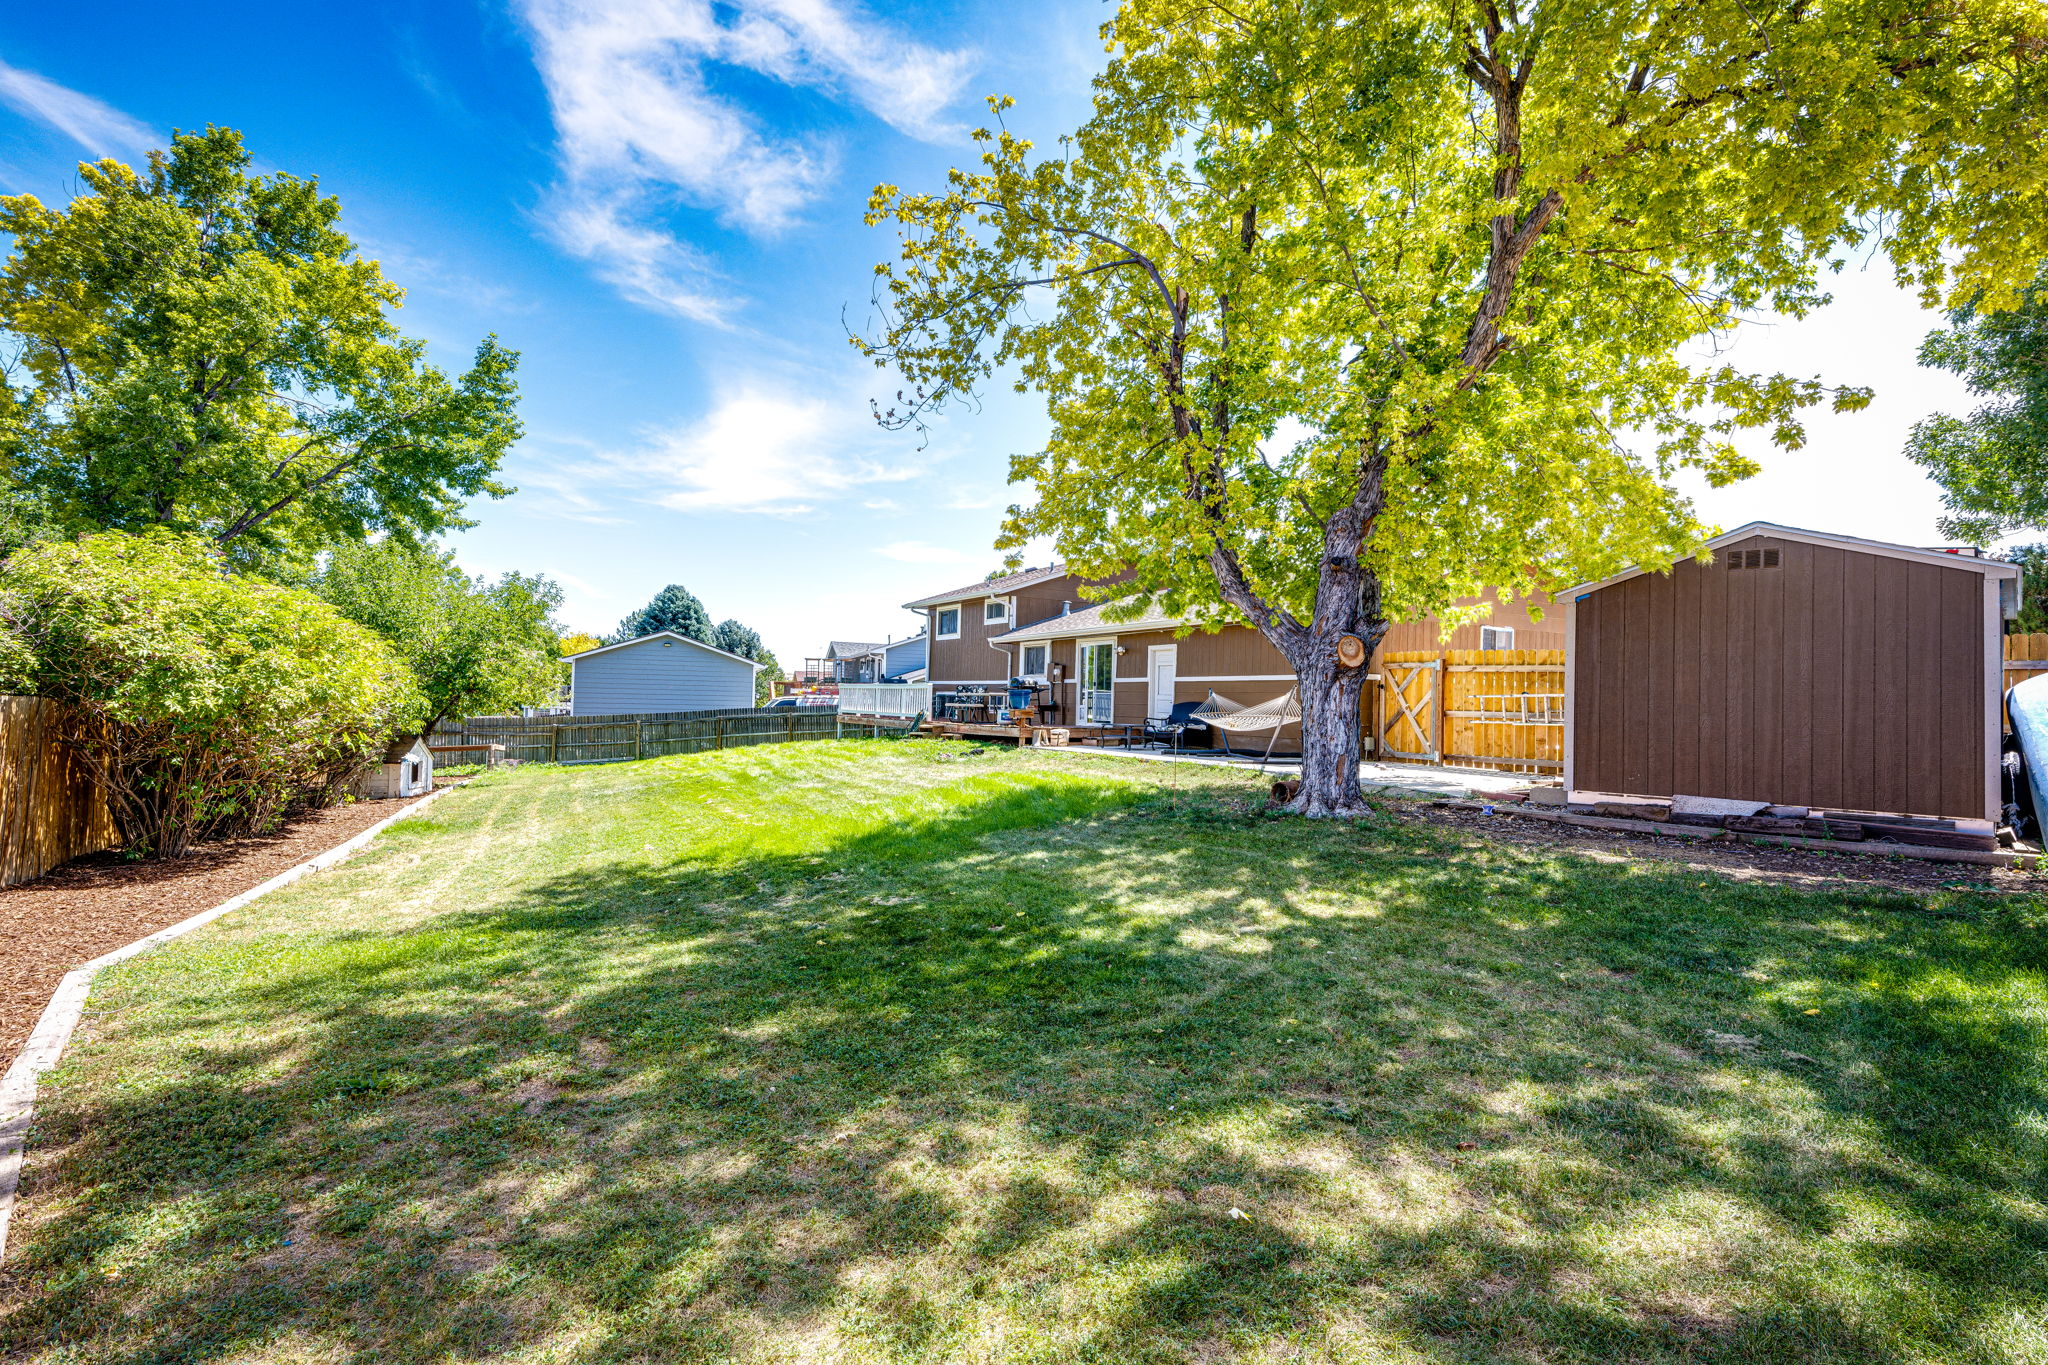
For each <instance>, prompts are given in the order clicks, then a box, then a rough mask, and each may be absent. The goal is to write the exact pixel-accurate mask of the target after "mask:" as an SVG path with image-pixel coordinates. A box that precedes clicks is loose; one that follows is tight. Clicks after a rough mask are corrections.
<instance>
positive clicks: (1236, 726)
mask: <svg viewBox="0 0 2048 1365" xmlns="http://www.w3.org/2000/svg"><path fill="white" fill-rule="evenodd" d="M1190 714H1192V715H1193V716H1194V718H1195V719H1197V720H1199V721H1201V722H1203V723H1204V724H1206V725H1213V726H1215V727H1216V728H1217V729H1218V730H1228V731H1230V732H1232V733H1233V734H1234V733H1236V732H1237V731H1239V730H1271V731H1273V733H1274V735H1275V737H1278V735H1279V733H1280V727H1281V726H1283V725H1292V724H1293V723H1294V722H1295V721H1298V720H1300V719H1301V702H1300V700H1299V699H1298V698H1296V696H1295V695H1294V689H1293V688H1291V687H1290V688H1288V689H1287V690H1286V691H1285V692H1284V693H1282V694H1281V695H1279V696H1277V697H1275V698H1273V700H1271V701H1262V702H1259V703H1258V704H1257V705H1254V706H1239V705H1238V704H1237V703H1236V702H1234V701H1232V700H1231V699H1230V698H1228V697H1219V696H1217V695H1216V689H1215V688H1213V687H1212V688H1210V689H1209V699H1208V700H1207V701H1205V702H1203V703H1202V704H1201V705H1200V706H1197V707H1196V708H1195V709H1194V711H1193V712H1191V713H1190Z"/></svg>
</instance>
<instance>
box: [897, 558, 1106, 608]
mask: <svg viewBox="0 0 2048 1365" xmlns="http://www.w3.org/2000/svg"><path fill="white" fill-rule="evenodd" d="M1066 571H1067V566H1066V565H1064V564H1048V565H1046V566H1045V567H1044V568H1042V569H1019V570H1018V571H1017V572H1015V573H1009V574H999V575H997V576H996V577H994V578H984V579H982V580H981V581H980V582H978V583H969V584H968V585H967V586H966V587H964V588H952V589H949V590H948V591H946V592H938V593H933V594H932V595H931V596H929V597H920V598H918V599H917V600H916V601H914V602H905V603H904V604H903V605H904V606H906V607H908V608H910V609H911V610H912V611H915V610H917V609H918V608H919V607H935V606H937V605H939V604H940V603H941V602H966V601H970V600H972V599H973V598H977V597H996V596H999V595H1001V594H1003V593H1006V592H1015V591H1017V589H1019V588H1028V587H1030V586H1031V585H1032V584H1034V583H1043V582H1046V581H1047V580H1048V579H1054V578H1059V577H1061V576H1062V575H1063V574H1065V573H1066Z"/></svg>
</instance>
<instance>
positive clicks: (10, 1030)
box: [0, 797, 413, 1071]
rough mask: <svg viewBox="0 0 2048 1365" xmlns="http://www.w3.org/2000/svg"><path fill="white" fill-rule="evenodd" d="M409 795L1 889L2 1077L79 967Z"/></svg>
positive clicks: (370, 821)
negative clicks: (167, 855)
mask: <svg viewBox="0 0 2048 1365" xmlns="http://www.w3.org/2000/svg"><path fill="white" fill-rule="evenodd" d="M412 800H413V798H409V797H397V798H393V799H390V800H382V801H357V802H355V803H353V804H351V805H346V806H332V807H329V808H328V809H326V810H320V811H313V812H311V813H309V814H306V815H303V816H300V817H299V818H298V819H296V820H292V821H290V822H288V823H287V824H286V825H285V826H284V827H283V828H281V829H279V830H277V831H276V832H275V833H271V834H264V835H256V836H251V837H249V838H243V839H223V840H220V841H219V842H217V843H211V844H203V845H201V846H200V847H199V848H197V849H195V850H193V851H192V852H191V853H188V854H187V855H185V856H184V857H182V858H171V859H167V860H165V861H162V862H124V861H123V860H122V859H121V858H119V857H118V856H116V855H114V854H111V853H95V854H92V855H90V856H88V857H84V858H74V859H73V860H72V861H70V862H68V863H66V864H64V865H63V866H62V867H59V868H56V869H53V870H52V871H50V872H48V873H46V874H44V875H43V876H41V877H38V878H36V879H35V880H34V881H32V882H23V883H22V884H21V885H19V886H10V887H6V888H4V889H0V925H5V926H6V933H5V946H4V947H0V1071H4V1070H6V1068H7V1067H8V1066H10V1065H12V1064H13V1062H14V1056H15V1054H16V1053H17V1052H19V1051H20V1050H21V1046H22V1044H23V1043H26V1042H27V1041H28V1035H29V1034H30V1032H31V1031H33V1030H34V1028H35V1024H36V1019H37V1018H38V1017H39V1016H40V1015H41V1014H42V1012H43V1006H45V1005H47V1004H48V1003H49V1002H50V993H51V992H52V991H54V990H56V989H57V982H58V981H59V980H60V979H61V978H62V977H63V975H64V973H66V972H68V971H70V970H71V969H72V968H73V967H77V966H81V965H83V964H84V963H87V962H90V961H92V960H93V959H94V958H96V957H98V956H99V955H100V954H102V953H107V952H112V951H113V950H114V949H116V948H119V947H121V946H123V945H124V944H129V943H133V942H134V941H135V940H136V939H138V938H141V937H143V936H144V935H145V934H152V933H155V932H156V931H157V930H159V929H167V928H169V927H170V926H171V925H173V924H176V923H178V921H180V920H184V919H190V918H191V917H192V916H193V915H196V914H198V913H199V912H200V911H202V910H211V909H212V908H213V907H214V906H216V905H219V904H220V903H221V902H222V901H224V900H226V899H228V897H230V896H235V895H239V894H240V893H242V892H244V891H247V890H248V889H249V888H250V887H252V886H257V885H260V884H261V883H263V882H266V881H269V880H270V879H271V878H272V877H275V876H276V875H277V874H278V873H280V872H283V871H284V870H286V869H287V868H291V867H296V866H298V865H299V864H300V863H303V862H305V861H306V860H307V859H308V858H311V857H314V856H316V855H318V854H321V853H325V852H326V851H327V850H328V849H330V848H333V847H334V846H335V845H336V844H338V843H341V842H342V841H343V840H345V839H347V838H349V837H350V836H351V835H355V834H359V833H361V832H362V831H363V830H365V829H368V828H369V827H370V826H371V825H374V824H376V823H377V822H378V821H379V820H382V819H383V818H384V817H386V816H387V815H392V814H395V813H396V812H398V811H399V810H401V809H403V808H404V807H405V806H407V805H410V804H411V802H412Z"/></svg>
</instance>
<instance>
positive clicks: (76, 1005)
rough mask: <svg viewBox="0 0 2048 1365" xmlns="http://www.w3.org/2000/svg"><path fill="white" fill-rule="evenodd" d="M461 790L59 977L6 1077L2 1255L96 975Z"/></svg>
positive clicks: (0, 1088) (1, 1126)
mask: <svg viewBox="0 0 2048 1365" xmlns="http://www.w3.org/2000/svg"><path fill="white" fill-rule="evenodd" d="M454 790H455V788H454V787H443V788H441V789H440V790H439V791H436V792H430V793H428V794H427V795H426V796H423V797H421V798H420V799H419V800H417V801H415V802H413V803H412V804H411V805H409V806H407V807H405V808H404V809H403V810H400V811H396V812H394V813H392V814H390V815H387V816H385V817H384V818H383V819H382V820H379V821H378V822H377V823H376V824H374V825H371V826H370V827H369V828H368V829H366V830H363V831H361V832H360V833H358V834H355V835H354V836H352V837H350V838H348V839H345V840H343V841H342V842H341V843H338V844H336V845H335V846H334V847H333V848H330V849H328V850H327V851H326V852H325V853H320V854H316V855H314V856H313V857H311V858H308V859H307V860H306V861H305V862H303V863H300V864H298V866H296V867H288V868H286V869H285V870H284V871H282V872H280V873H278V874H277V875H276V876H275V877H272V878H271V879H270V880H268V881H266V882H261V883H259V884H257V885H255V886H252V887H250V888H249V889H248V890H247V891H244V892H242V893H241V894H240V895H238V896H230V897H229V898H228V899H226V900H224V901H222V902H221V903H220V904H219V905H216V906H214V907H213V908H212V909H211V910H202V911H200V912H199V913H198V914H196V915H193V916H192V917H191V918H189V919H183V920H180V921H178V923H176V924H173V925H171V926H170V927H169V928H168V929H159V930H157V931H156V932H155V933H153V934H148V935H145V936H144V937H142V938H139V939H136V940H135V942H133V943H130V944H128V945H127V946H126V947H122V948H116V949H114V950H113V951H112V952H110V953H102V954H101V955H100V956H98V957H96V958H94V959H93V960H92V961H90V962H88V963H86V964H84V965H83V966H80V967H74V968H72V969H71V970H70V971H68V972H66V973H65V974H64V977H63V979H62V980H61V981H59V982H58V983H57V989H56V990H55V991H54V992H52V993H51V995H50V1003H49V1004H48V1005H45V1006H44V1007H43V1013H42V1016H41V1017H40V1018H38V1019H37V1020H36V1026H35V1031H34V1032H32V1033H30V1034H29V1036H28V1042H26V1043H25V1044H23V1045H22V1049H21V1054H20V1055H19V1056H18V1057H16V1058H15V1059H14V1065H12V1066H10V1067H9V1068H8V1069H7V1074H6V1076H4V1077H0V1261H4V1260H5V1259H6V1257H7V1229H8V1225H9V1223H10V1222H11V1221H12V1219H13V1215H14V1195H15V1191H16V1190H17V1189H18V1188H19V1187H20V1185H21V1163H22V1157H23V1155H24V1153H25V1151H26V1149H27V1145H28V1130H29V1123H30V1121H31V1120H32V1119H33V1118H34V1116H35V1104H36V1082H37V1080H38V1078H39V1077H41V1075H42V1074H43V1073H44V1072H45V1071H48V1070H49V1069H50V1068H51V1067H54V1066H55V1065H57V1062H58V1060H59V1059H60V1058H61V1057H63V1055H64V1048H65V1046H66V1045H67V1044H69V1043H70V1041H71V1035H72V1033H73V1032H74V1031H75V1030H76V1029H77V1028H78V1021H79V1019H80V1018H81V1017H83V1016H84V1014H85V1001H86V997H87V996H88V995H90V994H91V992H92V981H93V978H94V977H95V976H98V975H99V973H100V971H101V969H102V968H105V967H111V966H113V965H114V964H115V963H117V962H123V961H126V960H127V959H128V958H131V957H135V956H137V955H138V954H141V953H146V952H148V951H149V950H150V949H152V948H155V947H158V946H159V945H161V944H165V943H168V942H170V941H171V940H172V939H174V938H181V937H183V936H184V935H186V934H189V933H191V932H192V931H193V930H195V929H203V928H205V927H206V926H207V925H209V924H211V923H213V922H214V921H215V920H217V919H219V918H220V917H221V916H222V915H225V914H227V913H228V912H229V911H231V910H239V909H241V908H242V907H243V906H245V905H247V904H248V903H249V902H251V901H253V900H256V899H257V898H258V897H261V896H267V895H269V894H270V893H271V892H273V891H276V890H278V889H280V888H282V887H286V886H290V885H291V884H292V883H293V882H295V881H298V880H299V879H300V878H301V877H305V876H308V875H310V874H312V873H314V872H318V871H320V870H321V869H322V868H328V867H332V866H334V865H335V864H336V863H338V862H341V861H342V860H343V859H345V858H347V857H348V856H349V855H350V854H351V853H354V852H356V851H357V850H359V849H361V848H362V847H363V846H364V845H366V844H368V843H369V842H370V841H371V840H372V839H374V838H376V837H377V836H378V835H379V834H382V833H383V832H384V831H385V830H386V829H388V828H390V827H391V826H392V825H395V824H397V823H398V822H399V821H400V820H408V819H411V818H412V817H413V816H415V815H417V814H419V813H420V812H421V811H422V810H425V809H426V808H427V807H428V806H430V805H432V804H433V803H434V802H435V801H438V800H440V799H441V798H442V797H444V796H446V795H447V794H448V793H449V792H451V791H454Z"/></svg>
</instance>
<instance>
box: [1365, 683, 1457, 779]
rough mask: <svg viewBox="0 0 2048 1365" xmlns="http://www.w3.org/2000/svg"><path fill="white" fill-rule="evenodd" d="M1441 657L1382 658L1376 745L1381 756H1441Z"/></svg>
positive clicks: (1424, 758)
mask: <svg viewBox="0 0 2048 1365" xmlns="http://www.w3.org/2000/svg"><path fill="white" fill-rule="evenodd" d="M1441 671H1442V668H1441V660H1438V659H1392V658H1387V659H1382V660H1381V661H1380V687H1379V702H1380V704H1379V719H1378V721H1377V722H1376V723H1375V725H1374V728H1373V748H1374V750H1375V751H1376V756H1378V757H1381V758H1407V759H1419V760H1422V761H1425V762H1430V763H1434V762H1436V760H1437V743H1436V712H1437V705H1436V693H1437V685H1438V678H1439V675H1440V673H1441Z"/></svg>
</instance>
